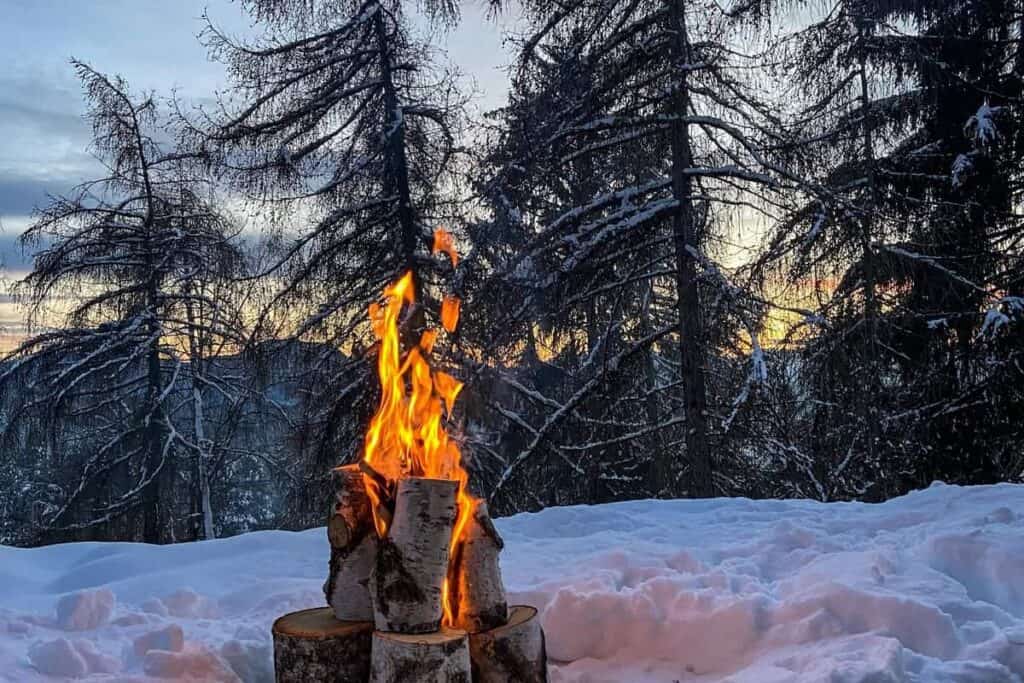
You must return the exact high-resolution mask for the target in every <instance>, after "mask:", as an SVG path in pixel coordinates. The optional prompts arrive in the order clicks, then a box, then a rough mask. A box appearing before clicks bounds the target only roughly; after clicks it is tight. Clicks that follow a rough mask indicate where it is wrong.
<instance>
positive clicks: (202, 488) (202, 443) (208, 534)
mask: <svg viewBox="0 0 1024 683" xmlns="http://www.w3.org/2000/svg"><path fill="white" fill-rule="evenodd" d="M185 315H186V317H187V319H188V352H189V353H188V355H189V365H190V366H191V370H192V431H193V438H194V439H195V443H196V449H197V451H196V471H195V475H196V482H195V483H196V485H197V486H198V488H199V511H200V514H201V520H202V532H203V535H202V538H204V539H206V540H210V539H212V538H216V536H217V534H216V532H215V531H214V528H213V506H212V505H211V501H210V473H209V470H208V468H207V464H208V462H209V458H210V446H211V444H210V442H209V441H208V440H207V438H206V415H205V412H206V411H205V410H204V407H203V383H202V373H203V372H204V371H205V367H204V362H205V360H204V358H203V352H202V347H201V345H200V344H199V341H198V340H197V339H196V327H197V326H196V319H195V312H194V311H193V309H192V303H191V302H188V303H186V304H185Z"/></svg>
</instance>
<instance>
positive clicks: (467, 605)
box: [448, 501, 508, 633]
mask: <svg viewBox="0 0 1024 683" xmlns="http://www.w3.org/2000/svg"><path fill="white" fill-rule="evenodd" d="M504 547H505V543H504V541H502V540H501V536H499V535H498V530H497V529H495V528H494V523H493V522H492V521H491V517H490V515H489V514H488V511H487V503H484V502H483V501H479V502H477V503H476V507H475V509H474V510H473V515H472V517H470V519H469V521H468V523H467V524H466V535H465V538H464V539H463V541H462V543H460V544H459V545H458V546H457V550H456V557H453V558H452V561H451V568H450V569H449V582H448V583H449V586H450V587H449V590H450V591H451V601H452V604H453V605H456V607H457V610H458V611H457V613H456V614H455V621H454V624H455V627H456V628H459V629H462V630H464V631H468V632H469V633H478V632H480V631H487V630H490V629H493V628H497V627H499V626H503V625H504V624H505V623H506V622H507V621H508V601H507V599H506V597H505V585H504V583H502V580H501V568H500V567H499V565H498V553H499V552H501V549H502V548H504Z"/></svg>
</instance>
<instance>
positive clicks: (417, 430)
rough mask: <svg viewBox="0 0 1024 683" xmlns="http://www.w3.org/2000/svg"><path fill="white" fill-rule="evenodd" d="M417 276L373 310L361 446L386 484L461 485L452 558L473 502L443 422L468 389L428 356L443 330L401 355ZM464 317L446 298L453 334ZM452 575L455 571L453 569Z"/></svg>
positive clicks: (378, 501)
mask: <svg viewBox="0 0 1024 683" xmlns="http://www.w3.org/2000/svg"><path fill="white" fill-rule="evenodd" d="M439 251H443V252H445V253H447V254H448V256H449V258H451V261H452V265H453V266H454V265H456V264H457V263H458V253H457V252H456V251H455V248H454V245H453V242H452V237H451V235H450V234H449V233H447V232H446V231H444V230H442V229H441V228H438V229H437V231H436V232H435V233H434V253H437V252H439ZM415 303H416V297H415V293H414V286H413V274H412V272H408V273H406V274H405V275H403V276H402V277H401V279H399V280H398V281H397V282H395V283H394V284H392V285H390V286H389V287H387V288H386V289H385V290H384V303H383V304H378V303H374V304H371V305H370V322H371V325H372V328H373V333H374V336H375V337H376V338H377V340H378V341H379V343H380V350H379V352H378V355H377V375H378V378H379V380H380V386H381V397H380V403H379V404H378V407H377V412H376V413H375V414H374V416H373V419H372V420H371V421H370V426H369V428H368V429H367V432H366V437H365V440H364V446H363V460H364V461H365V462H366V463H367V464H368V465H370V466H371V467H372V468H373V470H375V471H376V472H377V473H379V474H380V475H381V476H382V477H383V478H384V479H386V480H388V482H394V481H395V480H398V479H403V478H407V477H426V478H431V479H448V480H453V481H457V482H459V495H458V517H457V519H456V522H455V527H454V531H453V533H452V537H451V543H450V546H449V557H456V551H457V548H458V545H459V544H460V543H461V542H462V541H463V536H464V534H465V530H466V524H467V522H468V520H469V518H470V517H471V516H472V512H473V509H474V508H475V505H476V503H475V501H474V499H473V498H472V497H471V496H470V495H469V492H468V490H467V489H468V487H467V483H468V480H469V477H468V475H467V473H466V470H465V469H464V468H463V467H462V454H461V452H460V450H459V447H458V444H457V443H456V442H455V441H454V440H453V439H452V438H451V437H449V435H448V432H447V430H446V429H445V424H444V423H445V418H446V416H449V415H451V413H452V410H453V408H454V406H455V400H456V399H457V398H458V396H459V393H460V392H461V391H462V387H463V384H462V382H460V381H459V380H457V379H455V378H454V377H452V376H451V375H449V374H447V373H444V372H441V371H434V370H433V369H432V368H431V366H430V355H431V353H432V352H433V350H434V346H435V344H436V342H437V332H436V331H435V330H426V331H424V332H422V334H421V335H420V338H419V341H418V343H417V344H416V345H415V346H412V348H410V349H409V350H408V352H406V353H405V354H404V356H403V354H402V334H401V323H402V320H401V317H402V312H403V309H405V308H407V307H408V308H412V307H413V306H415ZM458 320H459V300H458V299H457V298H455V297H445V299H444V301H443V303H442V305H441V321H442V325H443V326H444V328H445V329H446V330H447V331H448V332H454V331H455V327H456V325H457V324H458ZM379 487H380V482H379V481H376V480H373V479H372V478H369V477H368V478H367V491H368V493H369V495H370V498H371V501H372V502H373V508H374V524H375V526H376V529H377V533H378V534H379V535H380V536H381V537H384V536H385V535H386V534H387V531H388V520H387V519H385V516H384V515H382V514H380V512H381V509H382V508H381V506H382V503H383V499H384V497H385V495H386V493H385V492H384V491H382V490H381V489H380V488H379ZM449 572H451V569H449ZM450 582H451V577H449V579H447V580H446V581H445V583H444V587H443V593H442V599H443V605H444V623H445V625H448V626H451V625H453V624H454V620H455V616H456V614H457V611H458V610H457V605H452V604H450V603H451V602H452V600H451V597H450V592H449V589H448V584H449V583H450Z"/></svg>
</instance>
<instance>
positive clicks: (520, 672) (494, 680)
mask: <svg viewBox="0 0 1024 683" xmlns="http://www.w3.org/2000/svg"><path fill="white" fill-rule="evenodd" d="M469 638H470V642H469V647H470V653H471V656H472V660H473V681H474V682H475V683H547V680H548V667H547V651H546V647H545V643H544V631H543V629H541V626H540V619H539V618H538V617H537V608H536V607H529V606H526V605H516V606H514V607H511V608H510V609H509V620H508V623H507V624H505V625H504V626H499V627H498V628H494V629H491V630H490V631H482V632H480V633H475V634H472V635H470V637H469Z"/></svg>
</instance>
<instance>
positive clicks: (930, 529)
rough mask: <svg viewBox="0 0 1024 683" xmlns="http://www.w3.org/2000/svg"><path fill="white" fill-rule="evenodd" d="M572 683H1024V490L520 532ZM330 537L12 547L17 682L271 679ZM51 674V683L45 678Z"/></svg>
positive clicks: (719, 509)
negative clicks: (274, 636) (282, 640)
mask: <svg viewBox="0 0 1024 683" xmlns="http://www.w3.org/2000/svg"><path fill="white" fill-rule="evenodd" d="M498 526H499V528H500V530H501V531H502V533H503V534H504V535H505V538H506V541H507V547H506V550H505V553H504V556H503V564H502V566H503V571H504V574H505V580H506V582H507V584H508V586H509V589H510V591H511V593H512V596H513V597H514V599H515V600H516V601H519V602H525V603H530V604H534V605H537V606H538V607H540V608H541V609H542V613H543V623H544V627H545V629H546V631H547V636H548V652H549V655H550V657H551V659H552V664H553V666H552V672H553V681H555V682H569V681H574V682H580V683H582V682H589V683H598V682H608V683H612V682H614V683H642V682H646V681H659V682H663V683H672V682H674V681H679V682H681V683H691V682H700V683H711V682H712V681H715V682H719V683H725V682H729V683H796V682H800V683H805V682H812V681H813V682H815V683H817V682H822V683H824V682H826V681H827V682H828V683H897V682H900V681H908V682H918V681H928V682H932V681H934V682H943V683H944V682H948V683H990V682H991V683H999V682H1006V683H1010V682H1015V683H1024V487H1021V486H1010V485H1002V486H992V487H978V488H960V487H954V486H943V485H935V486H933V487H931V488H930V489H928V490H926V491H920V492H918V493H914V494H912V495H909V496H906V497H904V498H901V499H898V500H893V501H890V502H888V503H885V504H883V505H861V504H845V503H833V504H828V505H823V504H818V503H812V502H805V501H749V500H724V499H719V500H711V501H671V502H652V501H639V502H632V503H621V504H615V505H605V506H599V507H571V508H556V509H550V510H545V511H544V512H542V513H539V514H523V515H517V516H515V517H512V518H508V519H503V520H499V523H498ZM326 562H327V543H326V539H325V534H324V531H323V530H322V529H316V530H311V531H308V532H303V533H288V532H273V531H272V532H261V533H253V534H247V535H244V536H238V537H235V538H229V539H224V540H218V541H212V542H207V543H193V544H184V545H177V546H166V547H153V546H145V545H137V544H125V543H81V544H69V545H62V546H51V547H47V548H38V549H32V550H19V549H14V548H4V547H0V679H2V680H10V681H17V682H18V683H23V682H31V681H50V680H55V679H57V680H61V679H68V678H72V677H76V676H77V677H81V678H85V679H87V680H90V681H100V680H104V681H125V682H127V681H153V680H166V679H168V678H171V679H177V680H196V681H237V680H239V679H241V680H243V681H253V682H260V681H271V680H272V673H271V649H270V644H269V631H268V629H269V626H270V623H271V621H272V620H273V619H274V618H275V617H276V616H278V615H279V614H281V613H284V612H288V611H291V610H295V609H299V608H303V607H309V606H316V605H320V604H321V603H322V602H323V597H322V595H321V592H320V585H321V583H322V581H323V575H324V572H325V570H326ZM43 672H46V673H49V674H51V675H49V676H47V675H44V673H43Z"/></svg>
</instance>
